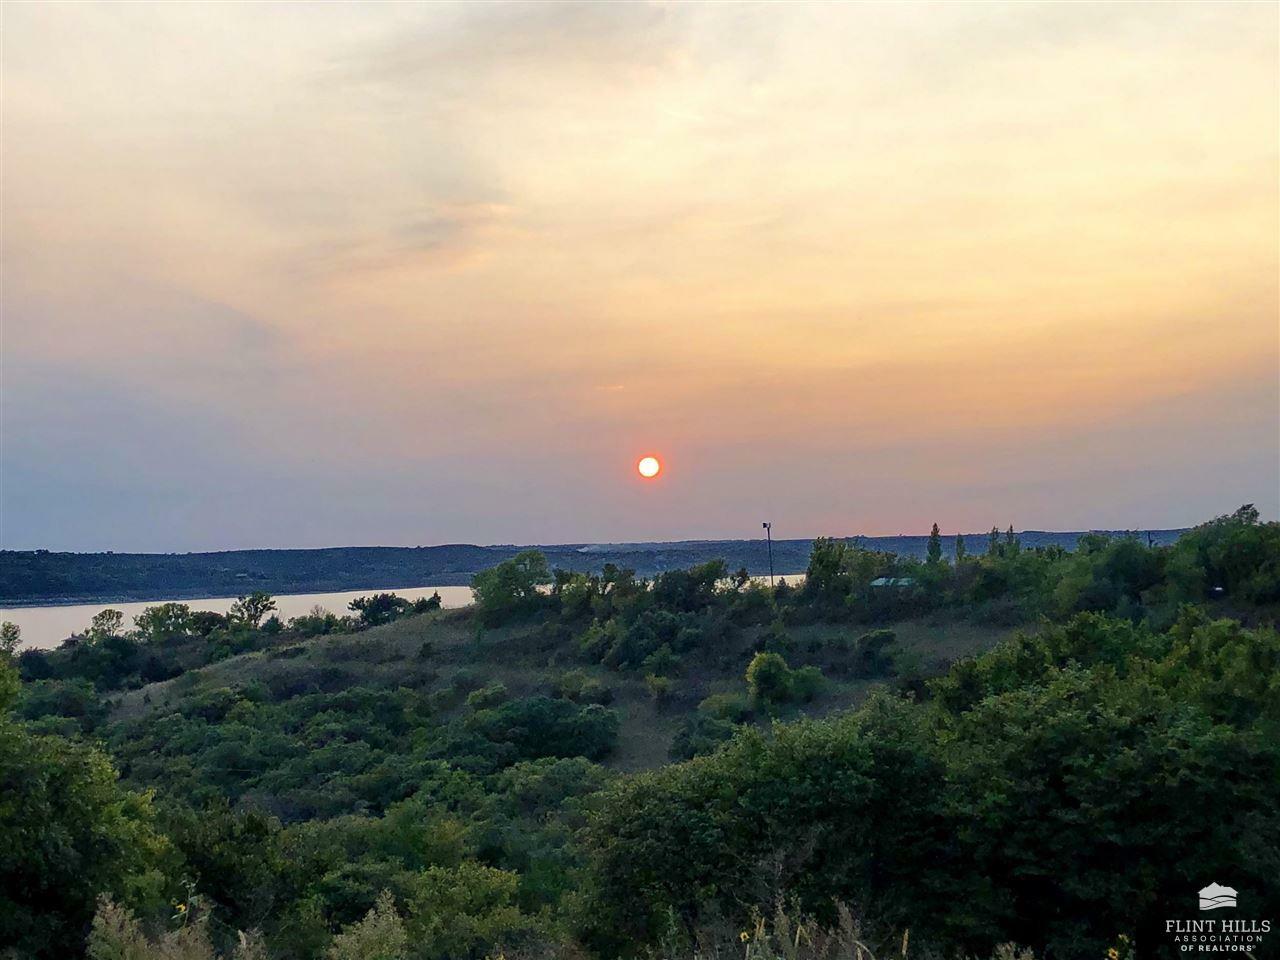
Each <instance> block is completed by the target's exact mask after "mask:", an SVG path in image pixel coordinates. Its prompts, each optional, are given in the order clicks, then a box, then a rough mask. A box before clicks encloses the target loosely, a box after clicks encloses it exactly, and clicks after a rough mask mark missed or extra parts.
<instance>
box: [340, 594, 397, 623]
mask: <svg viewBox="0 0 1280 960" xmlns="http://www.w3.org/2000/svg"><path fill="white" fill-rule="evenodd" d="M347 609H349V610H351V612H352V613H357V614H359V615H360V625H361V626H363V627H377V626H381V625H382V624H384V623H390V622H391V621H392V620H396V619H398V618H399V617H402V616H404V615H405V614H406V613H408V612H409V610H410V609H411V605H410V603H409V601H408V600H406V599H404V598H403V597H397V596H396V595H395V594H394V593H375V594H374V595H373V596H371V597H356V598H355V599H354V600H352V601H351V602H350V603H349V604H347Z"/></svg>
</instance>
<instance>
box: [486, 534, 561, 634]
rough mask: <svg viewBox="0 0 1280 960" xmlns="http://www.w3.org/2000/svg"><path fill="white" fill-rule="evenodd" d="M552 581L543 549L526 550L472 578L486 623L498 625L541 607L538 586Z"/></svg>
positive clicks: (540, 594)
mask: <svg viewBox="0 0 1280 960" xmlns="http://www.w3.org/2000/svg"><path fill="white" fill-rule="evenodd" d="M550 581H551V571H550V569H549V568H548V567H547V558H546V556H545V555H544V554H543V553H542V551H540V550H525V551H524V552H522V553H518V554H516V555H515V556H514V557H512V558H511V559H510V560H504V561H502V563H499V564H497V565H496V566H493V567H490V568H489V569H488V570H482V571H480V572H479V573H477V574H476V575H475V576H474V577H473V578H472V580H471V589H472V591H473V592H474V593H475V599H476V608H477V610H478V611H479V614H480V619H481V622H482V623H484V624H485V625H486V626H499V625H501V624H503V623H506V622H507V621H509V620H512V619H515V618H516V617H520V616H525V615H528V614H529V613H532V612H533V611H534V610H536V609H538V607H539V605H540V604H541V603H542V601H543V599H544V598H543V595H542V592H541V591H540V590H539V589H538V588H539V587H540V586H542V585H543V584H545V583H549V582H550Z"/></svg>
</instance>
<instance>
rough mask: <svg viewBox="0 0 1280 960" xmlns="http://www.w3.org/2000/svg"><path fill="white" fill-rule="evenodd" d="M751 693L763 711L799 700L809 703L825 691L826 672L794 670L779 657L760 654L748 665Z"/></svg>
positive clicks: (804, 669) (808, 669) (748, 687)
mask: <svg viewBox="0 0 1280 960" xmlns="http://www.w3.org/2000/svg"><path fill="white" fill-rule="evenodd" d="M746 680H747V692H748V694H749V696H750V698H751V702H752V703H753V704H756V705H758V706H762V707H766V708H768V707H773V706H777V705H778V704H782V703H787V702H789V701H792V700H799V701H802V702H805V703H807V702H808V701H810V700H812V699H813V698H814V697H815V696H816V695H817V693H818V691H819V690H820V689H821V687H822V682H823V677H822V671H821V670H819V669H818V668H817V667H802V668H801V669H799V670H792V669H791V668H790V667H788V666H787V661H786V660H784V659H782V657H781V656H779V655H778V654H776V653H757V654H756V655H755V656H754V657H753V658H752V659H751V663H749V664H748V665H747V674H746Z"/></svg>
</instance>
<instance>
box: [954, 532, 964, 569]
mask: <svg viewBox="0 0 1280 960" xmlns="http://www.w3.org/2000/svg"><path fill="white" fill-rule="evenodd" d="M966 555H967V554H966V553H965V548H964V534H963V533H957V534H956V566H957V567H958V566H960V564H961V563H963V562H964V558H965V556H966Z"/></svg>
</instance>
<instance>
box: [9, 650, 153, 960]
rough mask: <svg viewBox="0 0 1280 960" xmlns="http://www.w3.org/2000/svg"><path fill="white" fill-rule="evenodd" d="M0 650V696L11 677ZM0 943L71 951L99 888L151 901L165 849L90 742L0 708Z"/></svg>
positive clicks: (35, 951) (49, 955)
mask: <svg viewBox="0 0 1280 960" xmlns="http://www.w3.org/2000/svg"><path fill="white" fill-rule="evenodd" d="M8 661H9V657H8V656H7V655H4V656H2V657H0V700H3V699H4V698H5V696H6V694H5V690H6V689H7V688H9V687H11V686H13V684H10V683H7V682H6V678H10V677H11V676H12V674H13V666H12V664H10V663H9V662H8ZM0 796H2V797H3V798H4V801H3V803H0V943H4V944H6V945H8V946H11V947H14V948H16V950H17V955H18V956H22V957H31V958H34V960H63V958H66V957H71V956H77V955H79V954H80V952H81V950H82V949H83V946H84V939H83V937H84V931H85V928H86V927H87V926H88V924H89V921H90V918H92V916H93V914H94V909H95V907H96V902H97V898H98V897H99V896H100V895H101V894H104V893H107V894H111V895H113V896H116V897H118V898H120V899H123V900H126V901H128V902H130V903H131V904H132V905H134V906H142V907H146V908H151V909H155V908H156V907H158V906H160V905H161V903H162V902H163V901H162V895H163V893H164V892H165V890H164V881H163V879H162V876H161V874H160V872H159V870H158V868H159V866H160V864H161V862H163V861H164V860H165V858H166V857H167V852H168V849H169V848H168V844H167V842H166V841H165V840H164V839H163V838H162V837H161V836H160V835H159V834H158V833H157V832H156V831H155V829H154V827H153V819H154V818H153V815H152V811H151V805H150V800H149V799H148V798H147V797H144V796H140V795H138V794H134V793H129V792H128V791H126V790H124V789H122V788H121V787H120V785H119V783H118V782H117V779H116V771H115V769H114V768H113V767H112V766H111V763H110V761H109V760H108V759H107V758H106V756H104V755H103V754H102V753H101V752H99V751H98V750H97V749H96V748H95V747H92V746H89V745H87V744H81V743H73V742H72V741H69V740H66V739H64V738H62V737H56V736H39V735H34V734H32V733H30V732H28V731H27V730H26V729H25V728H24V727H23V726H22V725H21V724H19V723H16V722H14V721H13V720H12V719H10V718H9V717H8V716H0Z"/></svg>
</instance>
